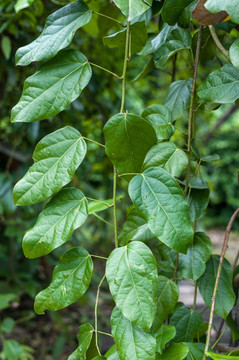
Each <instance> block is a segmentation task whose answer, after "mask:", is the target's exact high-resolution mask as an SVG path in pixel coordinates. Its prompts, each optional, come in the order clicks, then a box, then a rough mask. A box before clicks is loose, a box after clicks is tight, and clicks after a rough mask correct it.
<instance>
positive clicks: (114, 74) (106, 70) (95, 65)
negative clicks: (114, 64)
mask: <svg viewBox="0 0 239 360" xmlns="http://www.w3.org/2000/svg"><path fill="white" fill-rule="evenodd" d="M89 64H90V65H92V66H94V67H97V68H98V69H100V70H103V71H105V72H107V73H108V74H110V75H113V76H114V77H116V79H118V80H122V76H119V75H117V74H116V73H114V72H113V71H110V70H108V69H106V68H104V67H102V66H100V65H97V64H95V63H92V62H91V61H89Z"/></svg>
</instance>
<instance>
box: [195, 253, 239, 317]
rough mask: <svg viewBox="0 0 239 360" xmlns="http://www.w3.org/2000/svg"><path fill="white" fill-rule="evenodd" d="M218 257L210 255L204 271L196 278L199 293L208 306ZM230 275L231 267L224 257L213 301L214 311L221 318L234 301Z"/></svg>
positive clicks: (226, 313)
mask: <svg viewBox="0 0 239 360" xmlns="http://www.w3.org/2000/svg"><path fill="white" fill-rule="evenodd" d="M219 259H220V257H219V256H218V255H212V256H211V257H210V259H209V260H208V262H207V264H206V271H205V272H204V274H203V275H202V276H201V277H200V279H199V280H198V287H199V291H200V294H201V295H202V297H203V300H204V301H205V304H206V305H207V306H208V307H211V303H212V295H213V289H214V284H215V281H216V275H217V269H218V265H219ZM232 276H233V274H232V267H231V265H230V263H229V262H228V261H227V260H226V259H224V261H223V264H222V271H221V275H220V280H219V285H218V292H217V297H216V303H215V313H216V314H217V315H219V316H221V317H222V318H223V319H225V318H226V317H227V315H228V314H229V313H230V311H231V309H232V307H233V305H234V303H235V294H234V291H233V287H232Z"/></svg>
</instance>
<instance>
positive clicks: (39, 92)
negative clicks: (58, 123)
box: [11, 50, 92, 122]
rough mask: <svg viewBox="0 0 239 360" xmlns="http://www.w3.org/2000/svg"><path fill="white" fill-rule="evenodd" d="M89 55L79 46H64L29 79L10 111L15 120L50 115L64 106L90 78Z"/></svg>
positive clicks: (34, 118) (12, 119) (64, 107)
mask: <svg viewBox="0 0 239 360" xmlns="http://www.w3.org/2000/svg"><path fill="white" fill-rule="evenodd" d="M91 75H92V71H91V67H90V65H89V63H88V60H87V59H86V57H85V56H84V55H83V54H82V53H80V52H79V51H77V50H62V51H61V52H60V53H59V54H58V55H57V56H56V57H54V59H51V60H49V61H47V62H46V63H44V64H42V65H41V66H40V67H39V69H38V70H37V72H36V73H35V74H34V75H32V76H30V77H29V78H27V79H26V81H25V83H24V87H23V92H22V96H21V98H20V100H19V102H18V103H17V105H15V106H14V108H13V109H12V113H11V121H12V122H32V121H38V120H43V119H49V118H50V117H51V116H54V115H56V114H58V113H59V112H60V111H62V110H65V109H66V108H67V107H68V106H69V105H70V103H71V102H72V101H74V100H75V99H76V98H78V96H79V95H80V94H81V92H82V90H83V89H84V88H85V87H86V85H87V84H88V83H89V81H90V79H91Z"/></svg>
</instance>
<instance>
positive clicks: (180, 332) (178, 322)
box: [170, 305, 203, 342]
mask: <svg viewBox="0 0 239 360" xmlns="http://www.w3.org/2000/svg"><path fill="white" fill-rule="evenodd" d="M170 325H173V326H175V328H176V336H175V337H174V339H173V341H174V342H182V341H186V342H187V341H188V342H192V341H193V338H194V336H195V335H196V334H197V331H198V329H199V328H200V327H201V326H202V325H203V319H202V315H201V314H199V313H198V312H197V311H194V310H192V309H188V308H186V306H184V305H183V306H181V307H180V308H179V310H177V311H176V312H175V313H174V314H173V316H172V317H171V319H170Z"/></svg>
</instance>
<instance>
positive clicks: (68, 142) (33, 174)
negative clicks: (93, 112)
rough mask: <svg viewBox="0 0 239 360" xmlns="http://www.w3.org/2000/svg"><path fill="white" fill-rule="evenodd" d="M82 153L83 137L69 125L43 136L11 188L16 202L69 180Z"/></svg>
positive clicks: (41, 195) (39, 197) (52, 190)
mask: <svg viewBox="0 0 239 360" xmlns="http://www.w3.org/2000/svg"><path fill="white" fill-rule="evenodd" d="M85 154H86V143H85V140H84V139H83V138H82V136H81V134H80V133H79V131H77V130H76V129H74V128H72V127H70V126H66V127H64V128H62V129H59V130H56V131H54V132H53V133H51V134H49V135H47V136H45V137H44V138H43V139H42V140H41V141H40V142H39V143H38V144H37V146H36V148H35V151H34V153H33V159H34V161H35V163H34V164H33V165H32V166H31V167H30V169H29V170H28V172H27V173H26V174H25V175H24V177H23V178H22V179H21V180H20V181H19V182H18V183H17V184H16V185H15V187H14V189H13V199H14V202H15V204H16V205H30V204H35V203H37V202H40V201H43V200H45V199H47V198H48V197H49V196H51V195H53V194H55V193H56V192H58V191H59V190H60V189H61V188H62V187H63V186H64V185H66V184H67V183H69V182H70V181H71V179H72V178H73V175H74V173H75V171H76V169H77V168H78V166H79V165H80V164H81V162H82V161H83V159H84V157H85Z"/></svg>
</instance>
